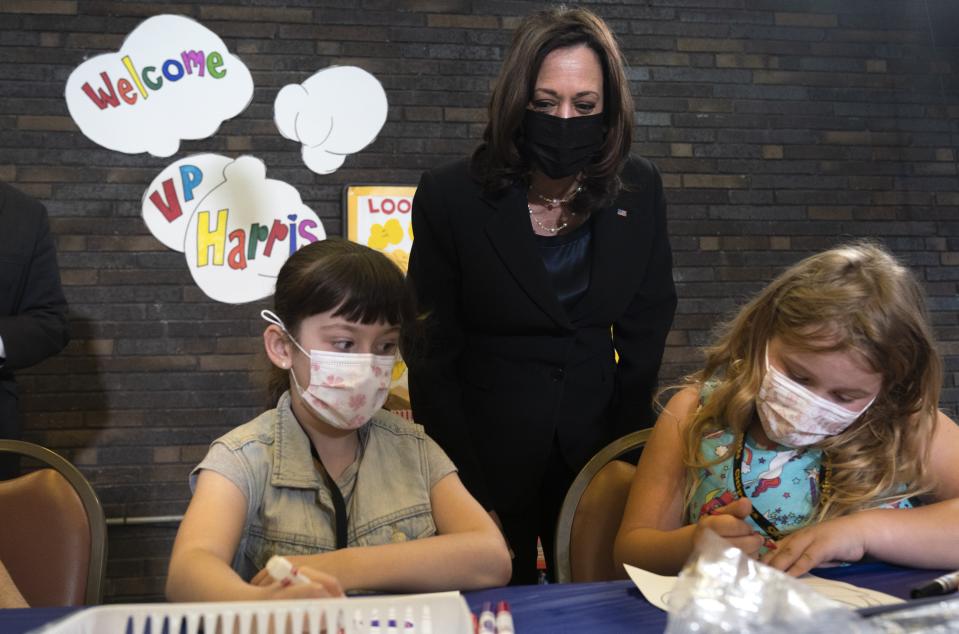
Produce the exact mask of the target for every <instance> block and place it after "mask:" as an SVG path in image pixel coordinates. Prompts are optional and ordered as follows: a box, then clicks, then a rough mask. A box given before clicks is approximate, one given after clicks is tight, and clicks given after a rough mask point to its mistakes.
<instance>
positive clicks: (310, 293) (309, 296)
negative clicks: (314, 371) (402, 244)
mask: <svg viewBox="0 0 959 634" xmlns="http://www.w3.org/2000/svg"><path fill="white" fill-rule="evenodd" d="M334 309H335V310H336V312H335V313H333V315H334V316H336V317H343V318H345V319H347V320H349V321H355V322H359V323H361V324H374V323H379V322H386V323H389V324H395V325H397V326H403V325H404V324H407V323H412V322H414V321H415V320H416V305H415V301H414V299H413V295H412V294H411V293H410V291H409V288H408V287H407V285H406V280H405V279H404V277H403V272H402V271H401V270H400V269H399V267H398V266H396V264H395V263H393V262H392V261H391V260H390V259H389V258H388V257H386V256H385V255H383V254H382V253H380V252H379V251H375V250H373V249H371V248H369V247H366V246H363V245H362V244H357V243H356V242H351V241H349V240H344V239H342V238H328V239H326V240H321V241H318V242H313V243H311V244H308V245H306V246H305V247H302V248H301V249H300V250H298V251H297V252H296V253H294V254H293V255H291V256H290V258H289V259H288V260H287V261H286V262H284V263H283V267H282V268H281V269H280V273H279V275H278V276H277V278H276V290H275V292H274V294H273V312H274V313H276V315H277V317H279V318H280V319H281V320H283V323H284V324H285V325H286V328H287V330H288V331H289V332H290V333H291V334H292V335H293V336H294V337H298V336H299V328H300V324H301V323H302V322H303V320H304V319H306V318H307V317H310V316H312V315H318V314H320V313H325V312H328V311H331V310H334ZM289 384H290V379H289V374H288V372H287V371H286V370H281V369H280V368H277V367H275V366H273V365H272V364H271V369H270V377H269V394H270V398H271V399H272V403H271V404H272V405H275V404H276V401H277V400H278V399H279V397H280V395H281V394H283V392H284V391H285V390H286V389H287V388H288V387H289Z"/></svg>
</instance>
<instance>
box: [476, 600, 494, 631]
mask: <svg viewBox="0 0 959 634" xmlns="http://www.w3.org/2000/svg"><path fill="white" fill-rule="evenodd" d="M476 631H477V634H496V616H495V615H494V614H493V604H491V603H490V602H489V601H487V602H485V603H484V604H483V609H482V611H480V615H479V629H478V630H476Z"/></svg>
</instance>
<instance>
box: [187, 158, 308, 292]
mask: <svg viewBox="0 0 959 634" xmlns="http://www.w3.org/2000/svg"><path fill="white" fill-rule="evenodd" d="M223 173H224V176H225V177H226V180H224V181H223V183H222V184H220V185H219V186H218V187H216V188H215V189H213V190H212V191H211V192H210V193H209V194H207V196H206V197H205V198H203V200H201V201H200V202H199V203H198V204H197V206H196V211H195V212H194V213H193V216H192V217H191V218H190V222H189V225H188V226H187V230H186V235H185V238H184V244H183V252H184V254H185V255H186V261H187V266H188V267H189V269H190V273H191V274H192V275H193V279H194V281H196V283H197V286H199V287H200V290H202V291H203V292H204V293H206V294H207V296H209V297H210V298H211V299H214V300H216V301H218V302H224V303H228V304H242V303H245V302H252V301H255V300H258V299H263V298H264V297H269V296H270V295H272V294H273V290H274V287H275V284H276V276H277V274H278V273H279V272H280V267H281V266H283V263H284V262H286V259H287V258H288V257H289V256H290V255H292V254H293V253H294V252H295V251H296V250H297V249H299V248H300V247H303V246H305V245H307V244H310V243H311V242H316V241H317V240H323V239H325V238H326V230H325V229H324V227H323V223H322V222H321V221H320V219H319V217H317V215H316V214H315V213H313V210H312V209H310V208H309V207H307V206H306V205H304V204H303V201H302V199H301V198H300V193H299V192H298V191H297V190H296V188H294V187H293V186H292V185H289V184H287V183H284V182H282V181H278V180H270V179H267V178H266V166H265V165H264V164H263V162H262V161H260V160H259V159H257V158H255V157H252V156H241V157H240V158H238V159H236V160H235V161H234V162H233V163H231V164H230V165H228V166H227V167H226V169H225V170H224V172H223Z"/></svg>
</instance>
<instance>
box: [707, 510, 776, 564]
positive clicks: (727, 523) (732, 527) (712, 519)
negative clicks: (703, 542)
mask: <svg viewBox="0 0 959 634" xmlns="http://www.w3.org/2000/svg"><path fill="white" fill-rule="evenodd" d="M752 510H753V504H752V502H750V501H749V499H748V498H739V499H738V500H736V501H735V502H732V503H730V504H727V505H726V506H722V507H720V508H718V509H716V510H714V511H712V512H710V514H709V515H704V516H702V517H700V518H699V521H698V522H696V531H695V532H694V533H693V541H694V542H695V541H696V540H697V539H698V537H699V535H700V533H701V532H702V531H703V529H706V528H708V529H709V530H711V531H713V532H714V533H716V534H717V535H719V536H720V537H722V538H723V539H725V540H726V541H728V542H730V543H731V544H732V545H733V546H735V547H736V548H739V549H740V550H742V551H743V552H745V553H746V554H747V555H749V556H750V557H753V558H755V557H757V556H758V555H759V548H760V547H761V546H762V545H763V537H762V535H760V534H759V533H757V532H756V530H755V529H753V527H752V526H750V525H749V524H747V523H746V522H745V519H746V518H747V517H748V516H749V513H750V512H751V511H752Z"/></svg>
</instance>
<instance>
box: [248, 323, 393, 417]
mask: <svg viewBox="0 0 959 634" xmlns="http://www.w3.org/2000/svg"><path fill="white" fill-rule="evenodd" d="M260 314H261V315H262V317H263V319H265V320H266V321H268V322H270V323H272V324H276V325H277V326H279V327H280V328H282V329H283V332H285V333H286V334H287V336H288V337H289V338H290V341H292V342H293V345H295V346H296V347H297V348H299V350H300V352H302V353H303V354H305V355H306V356H307V357H309V358H310V384H309V385H308V386H307V387H306V388H302V387H300V384H299V382H298V381H297V380H296V374H294V373H293V370H292V368H291V369H290V376H291V377H292V380H293V385H294V386H295V387H296V389H297V390H298V391H299V394H300V397H301V398H302V399H303V402H304V403H306V404H307V406H308V407H309V408H310V409H312V410H313V412H314V413H315V414H316V415H317V416H319V417H320V418H321V419H323V420H324V421H325V422H327V423H329V424H330V425H332V426H333V427H337V428H339V429H350V430H352V429H359V428H360V427H362V426H363V425H365V424H366V423H367V421H369V420H370V418H372V417H373V414H375V413H376V411H377V410H378V409H380V408H381V407H383V404H384V403H385V402H386V397H387V396H388V395H389V391H390V379H391V374H392V371H393V364H394V362H395V361H396V357H395V356H394V355H377V354H369V353H366V354H364V353H354V352H327V351H325V350H310V351H309V352H307V351H306V350H305V349H304V348H303V346H301V345H300V344H299V343H298V342H297V341H296V339H294V338H293V335H291V334H290V333H289V331H288V330H287V329H286V326H284V325H283V322H282V321H281V320H280V318H279V317H277V316H276V315H275V314H274V313H273V312H272V311H269V310H264V311H263V312H262V313H260Z"/></svg>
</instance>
